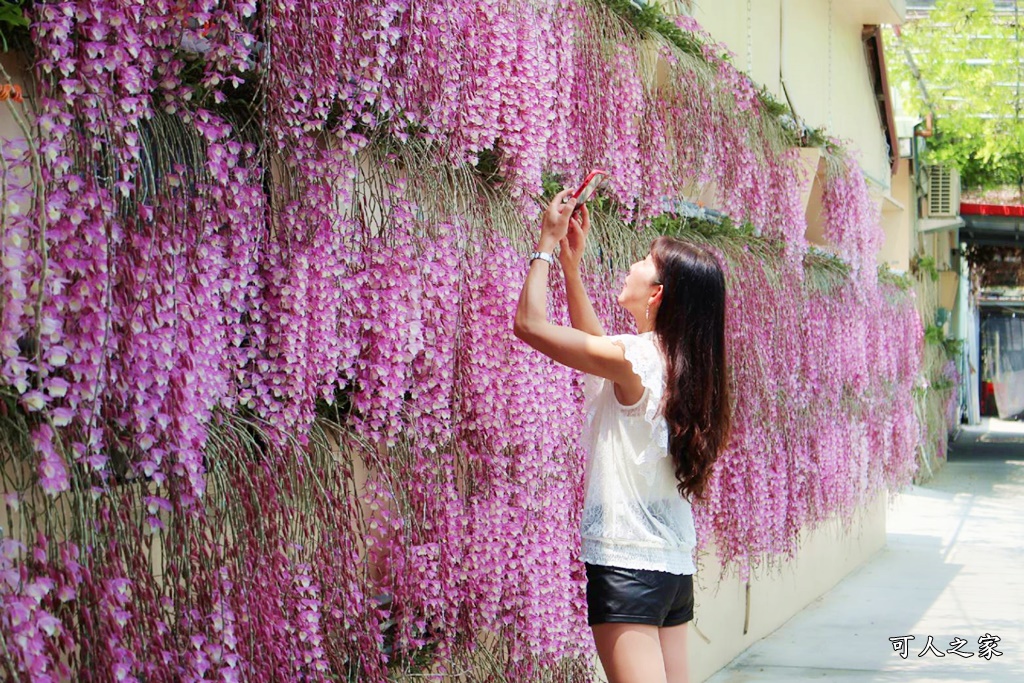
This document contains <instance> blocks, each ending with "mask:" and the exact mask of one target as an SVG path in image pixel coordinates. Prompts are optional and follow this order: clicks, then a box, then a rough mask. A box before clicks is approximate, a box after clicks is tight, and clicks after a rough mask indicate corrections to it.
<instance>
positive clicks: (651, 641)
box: [592, 624, 666, 683]
mask: <svg viewBox="0 0 1024 683" xmlns="http://www.w3.org/2000/svg"><path fill="white" fill-rule="evenodd" d="M592 628H593V631H594V644H595V645H596V646H597V654H598V656H599V657H600V658H601V665H602V666H603V667H604V672H605V675H606V676H608V683H665V681H666V679H665V670H666V669H665V660H664V659H663V658H662V654H661V639H660V638H659V635H658V631H659V630H662V629H659V628H658V627H657V626H648V625H646V624H598V625H596V626H593V627H592Z"/></svg>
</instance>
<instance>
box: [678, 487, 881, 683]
mask: <svg viewBox="0 0 1024 683" xmlns="http://www.w3.org/2000/svg"><path fill="white" fill-rule="evenodd" d="M885 512H886V496H885V495H884V494H883V495H881V496H879V497H878V498H877V499H876V500H875V501H874V502H873V503H871V504H869V505H868V506H867V507H865V508H864V509H863V510H862V511H861V513H860V515H859V517H858V518H857V519H855V520H854V523H853V525H852V527H851V529H850V530H849V531H848V532H847V531H844V530H843V529H842V528H840V527H838V525H837V524H831V525H826V526H823V527H822V528H820V529H818V530H815V531H811V532H804V533H803V534H802V538H801V541H800V550H799V551H798V552H797V555H796V557H795V558H794V559H793V560H790V561H786V562H785V563H783V564H782V565H781V566H780V567H778V568H769V569H764V570H760V571H757V572H754V574H753V575H752V576H751V578H750V621H749V625H748V628H747V632H746V633H744V632H743V630H744V629H743V627H744V620H745V618H746V583H745V582H743V581H741V580H740V579H739V577H738V576H737V575H736V574H735V573H733V574H731V575H730V576H727V577H726V578H724V579H723V580H721V581H719V573H720V569H719V568H720V564H719V563H718V562H717V561H714V562H711V561H708V562H705V563H704V566H702V567H701V570H700V572H699V573H698V575H697V584H696V586H697V587H696V606H695V617H696V621H695V626H696V628H693V626H691V629H690V636H689V646H690V676H691V680H692V681H694V682H699V681H703V680H705V679H707V678H708V677H710V676H711V675H712V674H713V673H715V672H716V671H718V670H719V669H721V668H722V667H723V666H725V665H727V664H728V663H729V662H730V661H732V660H733V659H734V658H735V657H736V656H738V655H739V654H740V653H741V652H743V651H744V650H745V649H747V648H748V647H750V646H751V645H753V644H754V643H755V642H757V641H758V640H760V639H761V638H764V637H765V636H767V635H769V634H770V633H772V632H773V631H774V630H775V629H777V628H779V627H780V626H782V624H784V623H785V622H787V621H788V620H789V619H790V618H791V617H792V616H793V615H795V614H796V613H797V612H799V611H800V610H802V609H803V608H804V607H805V606H807V605H808V604H809V603H810V602H812V601H813V600H815V599H816V598H818V597H819V596H821V595H823V594H824V593H826V592H828V591H829V590H830V589H831V588H832V587H833V586H835V585H836V584H837V583H839V581H841V580H842V579H843V577H845V576H846V575H847V574H849V573H850V572H852V571H853V570H855V569H857V568H858V567H860V566H861V565H862V564H864V563H865V562H867V561H868V560H869V559H870V558H871V557H872V556H874V555H875V553H877V552H878V551H879V550H881V549H882V548H883V547H884V546H885ZM698 630H699V633H698ZM701 634H703V636H705V637H706V638H707V640H705V639H704V638H703V637H702V636H701Z"/></svg>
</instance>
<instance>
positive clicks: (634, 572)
mask: <svg viewBox="0 0 1024 683" xmlns="http://www.w3.org/2000/svg"><path fill="white" fill-rule="evenodd" d="M567 194H568V191H566V192H561V193H559V194H558V195H556V196H555V198H554V199H553V200H552V202H551V204H549V205H548V207H547V209H546V211H545V212H544V218H543V221H542V225H541V234H540V240H539V242H538V244H537V251H536V252H534V254H532V255H531V261H530V271H529V274H528V275H527V277H526V282H525V284H524V285H523V291H522V293H521V295H520V297H519V308H518V310H517V311H516V320H515V334H516V336H517V337H519V338H520V339H522V340H524V341H525V342H527V343H528V344H529V345H530V346H532V347H533V348H535V349H537V350H538V351H541V352H542V353H544V354H545V355H547V356H548V357H550V358H552V359H553V360H555V361H557V362H559V363H562V364H563V365H567V366H569V367H572V368H576V369H577V370H582V371H583V372H584V373H586V376H585V378H584V398H585V408H586V413H587V430H586V436H585V445H586V447H587V453H588V455H587V468H586V483H585V486H584V489H585V494H584V503H583V515H582V521H581V531H582V544H581V547H582V551H581V559H582V560H583V561H584V562H585V563H586V569H587V612H588V621H589V623H590V626H591V628H592V630H593V634H594V643H595V645H596V646H597V652H598V655H599V656H600V658H601V663H602V665H603V666H604V669H605V673H606V674H607V676H608V680H609V681H610V682H611V683H634V682H635V683H657V682H659V681H666V682H667V683H682V682H684V681H686V680H687V679H688V674H687V663H686V632H687V628H686V624H687V623H688V622H689V621H690V620H692V618H693V573H694V571H695V567H694V563H693V548H694V546H695V544H696V534H695V532H694V526H693V515H692V512H691V509H690V500H696V499H700V498H701V497H702V496H703V495H704V492H705V488H706V486H707V482H708V477H709V476H710V474H711V469H712V466H713V464H714V461H715V458H716V457H717V455H718V453H719V451H720V450H721V449H722V448H724V447H725V443H726V440H727V438H728V432H729V417H730V411H729V394H728V383H727V372H726V361H725V278H724V276H723V274H722V270H721V268H720V266H719V264H718V262H717V260H716V259H715V258H714V257H712V256H711V255H710V254H709V253H707V252H706V251H705V250H703V249H699V248H697V247H695V246H693V245H690V244H687V243H685V242H682V241H679V240H676V239H672V238H668V237H659V238H658V239H656V240H654V242H653V244H652V245H651V251H650V254H648V256H647V258H645V259H644V260H643V261H639V262H637V263H635V264H633V266H632V267H631V268H630V269H629V274H628V275H627V277H626V282H625V285H624V286H623V288H622V292H621V293H620V294H619V297H618V302H619V305H621V306H622V307H623V308H625V309H626V310H627V311H628V312H629V313H630V314H632V316H633V318H634V319H635V321H636V329H637V332H638V334H635V335H631V334H627V335H617V336H614V337H606V336H605V335H604V330H603V329H602V328H601V324H600V323H599V322H598V319H597V316H596V315H595V314H594V309H593V307H592V305H591V303H590V300H589V299H588V298H587V294H586V292H585V291H584V288H583V283H582V280H581V278H580V273H579V265H580V259H581V258H582V255H583V250H584V246H585V244H586V238H587V233H588V231H589V230H590V216H589V213H588V212H587V208H586V206H583V207H581V208H580V211H579V212H578V213H577V214H576V216H575V217H573V215H572V214H573V209H575V208H576V207H575V201H574V200H572V199H568V201H566V196H567ZM558 245H560V247H561V249H560V252H559V255H558V259H559V261H560V262H561V265H562V270H563V271H564V274H565V283H566V290H567V295H568V302H569V318H570V320H571V321H572V328H567V327H562V326H559V325H554V324H552V323H550V322H548V320H547V310H546V302H547V282H548V269H549V268H550V267H551V265H553V262H554V259H553V258H552V257H551V253H552V252H553V251H554V249H555V247H556V246H558ZM670 434H671V439H670V438H669V435H670Z"/></svg>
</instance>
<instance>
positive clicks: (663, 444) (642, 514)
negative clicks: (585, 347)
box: [580, 332, 697, 574]
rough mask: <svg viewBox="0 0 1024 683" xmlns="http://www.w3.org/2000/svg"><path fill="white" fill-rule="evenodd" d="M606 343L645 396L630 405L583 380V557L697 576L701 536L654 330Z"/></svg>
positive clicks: (605, 383) (597, 382)
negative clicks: (680, 470)
mask: <svg viewBox="0 0 1024 683" xmlns="http://www.w3.org/2000/svg"><path fill="white" fill-rule="evenodd" d="M609 339H610V340H611V341H612V342H614V343H616V344H618V345H619V346H621V347H622V348H623V349H624V350H625V352H626V360H628V361H629V362H630V363H631V364H632V365H633V371H634V372H636V374H637V375H639V376H640V381H641V382H642V383H643V386H644V393H643V396H641V397H640V400H639V401H638V402H637V403H635V404H634V405H631V406H623V405H622V404H620V403H619V401H618V399H617V398H616V397H615V383H614V382H612V381H611V380H606V379H604V378H602V377H597V376H595V375H584V380H583V396H584V410H585V412H586V428H585V430H584V433H583V434H584V436H583V438H584V446H585V447H586V450H587V468H586V479H585V480H584V499H583V517H582V521H581V525H580V527H581V528H580V531H581V535H582V551H581V554H580V559H582V560H583V561H584V562H588V563H590V564H599V565H605V566H611V567H624V568H627V569H652V570H658V571H664V572H670V573H672V574H693V573H694V572H695V571H696V567H695V566H694V563H693V549H694V546H695V545H696V543H697V535H696V531H695V530H694V526H693V513H692V511H691V509H690V503H689V502H688V501H687V500H686V499H685V498H683V497H682V496H680V495H679V492H678V490H677V489H676V478H675V472H674V467H673V465H672V459H671V458H670V457H668V424H667V423H666V422H665V419H664V418H663V417H662V416H661V413H660V410H659V409H660V404H661V398H662V395H663V394H664V391H665V361H664V357H663V356H662V354H661V350H660V349H659V347H658V345H657V343H656V341H655V339H654V333H653V332H648V333H645V334H641V335H631V334H624V335H616V336H612V337H609Z"/></svg>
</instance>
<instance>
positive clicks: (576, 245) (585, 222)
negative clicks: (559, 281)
mask: <svg viewBox="0 0 1024 683" xmlns="http://www.w3.org/2000/svg"><path fill="white" fill-rule="evenodd" d="M589 232H590V211H589V210H588V209H587V207H586V205H585V204H584V205H583V206H581V207H580V208H579V209H578V210H577V211H575V212H574V213H573V215H572V217H571V218H570V219H569V230H568V232H566V234H565V237H563V238H562V239H561V241H560V242H559V243H558V244H559V250H558V262H559V263H561V264H562V271H563V272H566V273H571V272H576V271H578V270H579V268H580V261H582V260H583V250H584V249H585V248H586V246H587V233H589Z"/></svg>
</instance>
